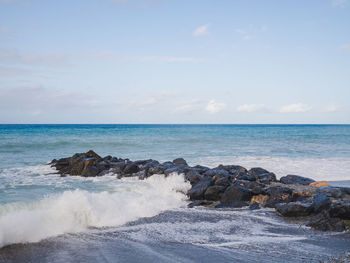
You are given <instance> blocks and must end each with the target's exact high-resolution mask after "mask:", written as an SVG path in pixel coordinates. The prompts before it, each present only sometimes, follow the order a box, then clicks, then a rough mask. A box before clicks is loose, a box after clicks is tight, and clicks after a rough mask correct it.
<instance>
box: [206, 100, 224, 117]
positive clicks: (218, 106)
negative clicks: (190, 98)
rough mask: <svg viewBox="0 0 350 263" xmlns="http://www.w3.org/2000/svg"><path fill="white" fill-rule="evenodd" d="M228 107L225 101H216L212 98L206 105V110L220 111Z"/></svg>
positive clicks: (211, 111) (212, 112) (210, 111)
mask: <svg viewBox="0 0 350 263" xmlns="http://www.w3.org/2000/svg"><path fill="white" fill-rule="evenodd" d="M225 107H226V104H225V103H223V102H216V101H215V100H211V101H209V102H208V104H207V106H206V107H205V109H206V111H207V112H209V113H210V114H214V113H218V112H219V111H221V110H222V109H223V108H225Z"/></svg>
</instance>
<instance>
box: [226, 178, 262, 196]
mask: <svg viewBox="0 0 350 263" xmlns="http://www.w3.org/2000/svg"><path fill="white" fill-rule="evenodd" d="M232 184H236V185H240V186H244V187H246V188H248V189H249V190H250V191H251V192H252V194H254V195H258V194H262V193H263V192H264V185H263V184H260V183H258V182H251V181H247V180H236V181H234V182H233V183H232Z"/></svg>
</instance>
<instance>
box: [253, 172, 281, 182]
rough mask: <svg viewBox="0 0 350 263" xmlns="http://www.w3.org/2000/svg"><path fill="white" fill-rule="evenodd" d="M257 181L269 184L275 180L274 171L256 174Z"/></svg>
mask: <svg viewBox="0 0 350 263" xmlns="http://www.w3.org/2000/svg"><path fill="white" fill-rule="evenodd" d="M257 181H258V182H260V183H262V184H271V183H272V182H276V181H277V179H276V175H275V174H274V173H265V174H259V175H257Z"/></svg>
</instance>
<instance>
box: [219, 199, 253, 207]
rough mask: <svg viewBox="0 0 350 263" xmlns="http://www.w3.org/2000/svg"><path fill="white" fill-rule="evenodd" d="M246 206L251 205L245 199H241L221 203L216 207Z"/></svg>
mask: <svg viewBox="0 0 350 263" xmlns="http://www.w3.org/2000/svg"><path fill="white" fill-rule="evenodd" d="M244 206H249V204H248V202H245V201H240V200H234V201H232V202H230V203H220V204H218V205H216V206H215V208H226V207H231V208H241V207H244Z"/></svg>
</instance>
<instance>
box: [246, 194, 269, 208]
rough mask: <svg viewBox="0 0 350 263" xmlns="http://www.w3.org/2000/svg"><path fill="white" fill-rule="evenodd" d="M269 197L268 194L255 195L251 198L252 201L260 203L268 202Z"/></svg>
mask: <svg viewBox="0 0 350 263" xmlns="http://www.w3.org/2000/svg"><path fill="white" fill-rule="evenodd" d="M268 199H269V196H268V195H261V194H260V195H254V196H253V197H252V199H251V200H250V203H258V204H262V205H264V204H266V202H267V200H268Z"/></svg>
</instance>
